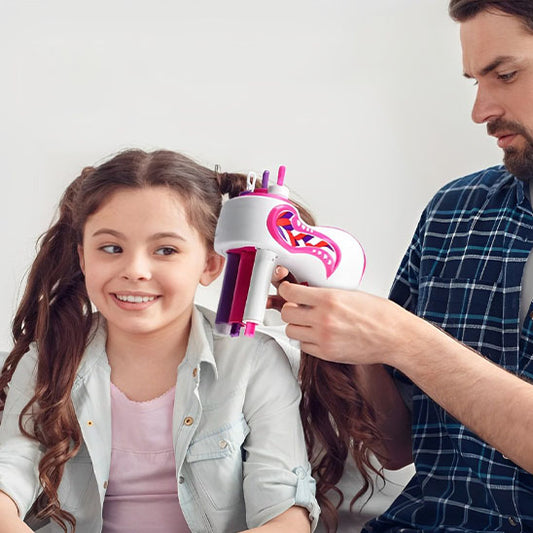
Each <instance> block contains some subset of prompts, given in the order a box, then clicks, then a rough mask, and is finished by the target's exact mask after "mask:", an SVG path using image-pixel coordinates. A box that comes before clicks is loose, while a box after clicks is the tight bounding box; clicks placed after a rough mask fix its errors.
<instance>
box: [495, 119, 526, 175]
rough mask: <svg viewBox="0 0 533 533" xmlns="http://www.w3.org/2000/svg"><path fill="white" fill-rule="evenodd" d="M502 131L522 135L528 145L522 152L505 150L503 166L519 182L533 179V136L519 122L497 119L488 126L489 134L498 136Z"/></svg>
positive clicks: (510, 148) (510, 149)
mask: <svg viewBox="0 0 533 533" xmlns="http://www.w3.org/2000/svg"><path fill="white" fill-rule="evenodd" d="M500 131H505V132H509V133H516V134H518V135H521V136H522V137H523V138H524V139H525V141H526V145H525V147H524V148H522V149H521V150H519V149H517V148H514V147H512V146H510V147H508V148H504V150H503V153H504V155H503V164H504V165H505V167H506V168H507V170H508V171H509V172H510V173H511V174H513V175H514V176H516V177H517V178H518V179H519V180H522V181H529V180H530V179H533V136H532V135H531V134H530V133H529V132H528V131H527V130H526V129H525V128H524V126H522V125H521V124H519V123H518V122H510V121H507V120H503V119H496V120H494V121H492V122H489V123H488V124H487V132H488V133H489V134H496V133H498V132H500Z"/></svg>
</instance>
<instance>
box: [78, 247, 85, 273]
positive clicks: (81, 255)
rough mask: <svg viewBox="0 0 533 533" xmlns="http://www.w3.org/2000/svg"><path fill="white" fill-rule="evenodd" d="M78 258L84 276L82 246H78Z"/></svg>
mask: <svg viewBox="0 0 533 533" xmlns="http://www.w3.org/2000/svg"><path fill="white" fill-rule="evenodd" d="M78 258H79V260H80V268H81V271H82V272H83V275H84V276H85V256H84V254H83V246H82V245H81V244H78Z"/></svg>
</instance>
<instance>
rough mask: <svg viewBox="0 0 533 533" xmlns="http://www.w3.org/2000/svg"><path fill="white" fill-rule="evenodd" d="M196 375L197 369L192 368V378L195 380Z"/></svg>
mask: <svg viewBox="0 0 533 533" xmlns="http://www.w3.org/2000/svg"><path fill="white" fill-rule="evenodd" d="M197 375H198V369H197V368H194V369H193V371H192V377H193V378H195V377H196V376H197Z"/></svg>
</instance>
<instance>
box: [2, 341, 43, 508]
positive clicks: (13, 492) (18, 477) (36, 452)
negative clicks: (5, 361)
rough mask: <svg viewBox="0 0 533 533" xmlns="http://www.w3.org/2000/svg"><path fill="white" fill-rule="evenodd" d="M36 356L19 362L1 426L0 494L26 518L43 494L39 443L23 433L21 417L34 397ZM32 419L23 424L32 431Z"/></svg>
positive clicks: (32, 355)
mask: <svg viewBox="0 0 533 533" xmlns="http://www.w3.org/2000/svg"><path fill="white" fill-rule="evenodd" d="M35 373H36V356H35V353H34V352H33V351H31V350H30V352H29V353H27V354H25V355H24V356H23V357H22V359H21V360H20V362H19V364H18V366H17V369H16V370H15V373H14V374H13V377H12V379H11V382H10V384H9V392H8V394H7V400H6V405H5V408H4V413H3V417H2V423H1V424H0V490H2V491H3V492H5V493H6V494H7V495H9V496H10V497H11V498H12V499H13V501H14V502H15V503H16V505H17V507H18V510H19V515H20V516H21V518H24V517H25V516H26V514H27V512H28V511H29V509H30V507H31V506H32V504H33V502H34V501H35V500H36V498H37V496H38V495H39V493H40V492H41V485H40V482H39V474H38V464H39V461H40V459H41V457H42V455H43V454H42V452H41V450H40V446H39V443H38V442H37V441H35V440H32V439H29V438H28V437H26V436H25V435H23V434H22V433H21V432H20V429H19V417H20V413H21V411H22V409H23V408H24V407H25V406H26V404H27V403H28V402H29V401H30V399H31V398H32V396H33V393H34V383H35ZM29 422H31V421H30V420H29V417H28V418H27V419H26V420H25V421H24V423H26V424H27V427H28V428H30V427H31V425H30V424H29Z"/></svg>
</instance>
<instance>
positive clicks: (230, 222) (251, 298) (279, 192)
mask: <svg viewBox="0 0 533 533" xmlns="http://www.w3.org/2000/svg"><path fill="white" fill-rule="evenodd" d="M284 178H285V167H284V166H281V167H279V171H278V177H277V181H276V183H274V184H270V183H269V171H268V170H265V172H264V173H263V176H262V182H261V185H260V187H256V181H257V176H256V174H255V173H253V172H250V173H249V174H248V182H247V190H246V191H244V192H242V193H241V194H240V195H239V196H237V197H235V198H232V199H230V200H227V201H226V202H225V203H224V204H223V206H222V210H221V212H220V217H219V220H218V224H217V228H216V232H215V250H216V252H218V253H219V254H221V255H224V256H225V257H226V268H225V273H224V278H223V282H222V291H221V295H220V300H219V304H218V310H217V316H216V330H217V332H219V333H222V334H230V335H231V336H234V337H236V336H238V335H239V334H240V331H241V329H242V328H243V327H244V328H245V329H244V334H245V335H246V336H253V335H254V332H255V327H256V325H257V324H261V323H262V322H263V319H264V315H265V309H266V302H267V298H268V294H269V288H270V283H271V280H272V274H273V272H274V268H275V267H276V266H277V265H283V266H284V267H286V268H287V269H289V271H290V272H291V273H292V274H293V276H294V277H295V279H296V281H297V282H298V283H301V284H305V285H311V286H315V287H331V288H337V289H349V290H353V289H355V288H357V286H358V285H359V283H360V281H361V278H362V276H363V273H364V270H365V263H366V261H365V254H364V251H363V248H362V247H361V245H360V244H359V242H358V241H357V240H356V239H355V238H354V237H353V236H352V235H350V234H349V233H347V232H346V231H343V230H341V229H339V228H333V227H319V226H316V227H315V226H309V225H308V224H306V223H305V222H304V221H302V220H301V219H300V214H299V212H298V210H297V209H296V207H295V206H294V205H292V204H291V203H290V202H289V190H288V188H287V187H286V186H285V185H284V184H283V182H284Z"/></svg>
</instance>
